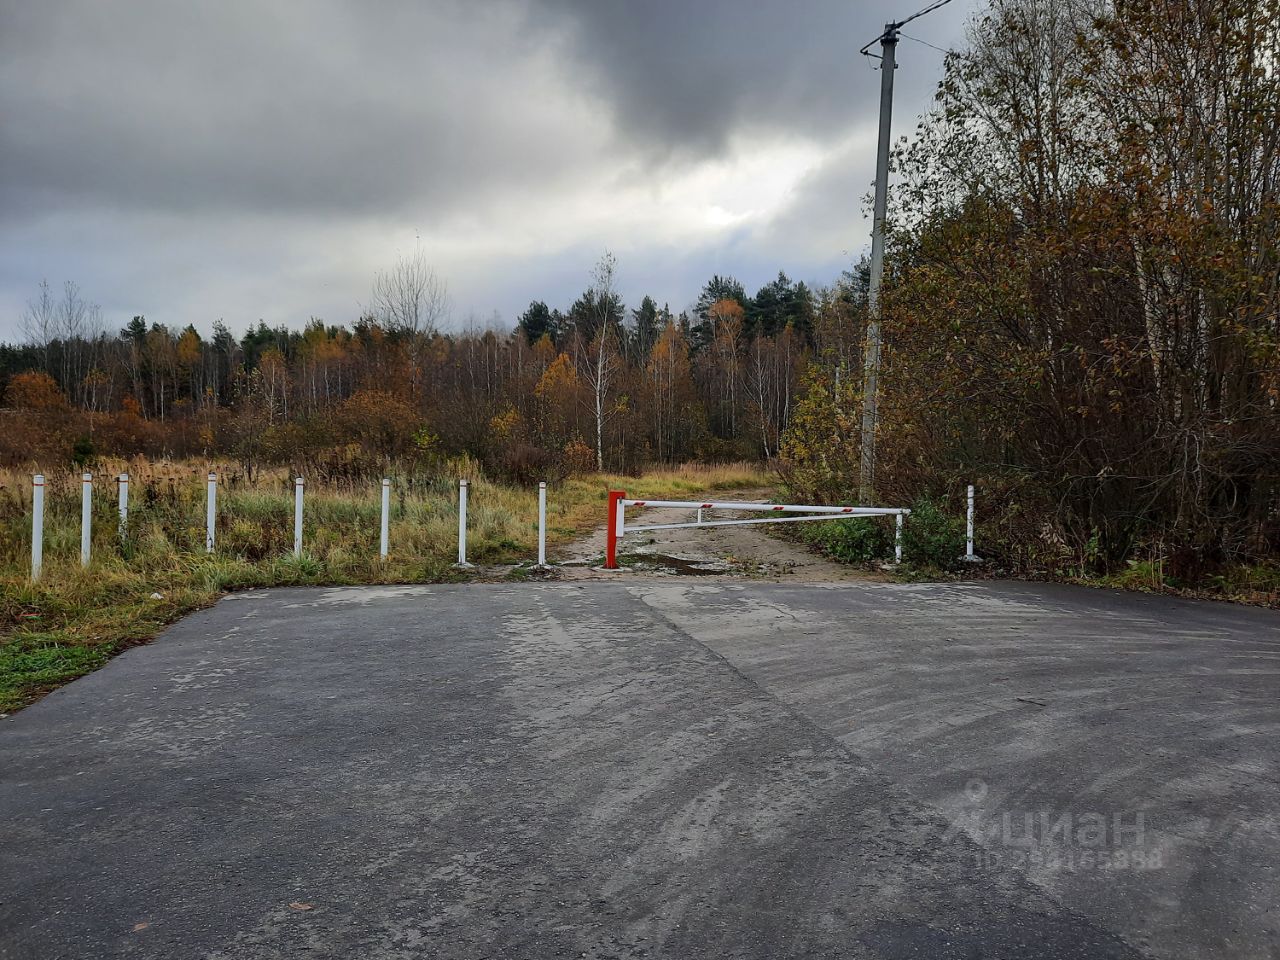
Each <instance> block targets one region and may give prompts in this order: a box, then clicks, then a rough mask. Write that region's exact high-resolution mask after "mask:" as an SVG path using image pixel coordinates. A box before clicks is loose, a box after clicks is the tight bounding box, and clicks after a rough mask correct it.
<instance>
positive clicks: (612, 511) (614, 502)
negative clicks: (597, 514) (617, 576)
mask: <svg viewBox="0 0 1280 960" xmlns="http://www.w3.org/2000/svg"><path fill="white" fill-rule="evenodd" d="M624 497H626V493H624V492H623V491H621V490H610V491H609V522H608V524H607V526H606V527H605V531H606V532H605V540H604V568H605V569H606V570H617V569H618V511H619V510H620V509H621V507H620V506H619V505H618V502H619V501H620V500H622V499H623V498H624Z"/></svg>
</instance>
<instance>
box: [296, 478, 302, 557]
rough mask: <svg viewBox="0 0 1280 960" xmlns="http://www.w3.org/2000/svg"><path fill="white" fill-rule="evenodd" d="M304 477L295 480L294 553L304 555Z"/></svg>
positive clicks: (297, 555) (298, 555)
mask: <svg viewBox="0 0 1280 960" xmlns="http://www.w3.org/2000/svg"><path fill="white" fill-rule="evenodd" d="M303 483H304V481H303V479H302V478H301V477H295V478H294V481H293V555H294V556H295V557H300V556H302V487H303Z"/></svg>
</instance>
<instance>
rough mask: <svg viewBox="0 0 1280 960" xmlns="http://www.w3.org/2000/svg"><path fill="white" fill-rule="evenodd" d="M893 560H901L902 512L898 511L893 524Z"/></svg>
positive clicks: (895, 561)
mask: <svg viewBox="0 0 1280 960" xmlns="http://www.w3.org/2000/svg"><path fill="white" fill-rule="evenodd" d="M893 562H894V563H901V562H902V514H901V513H899V514H898V515H897V517H896V518H895V519H894V524H893Z"/></svg>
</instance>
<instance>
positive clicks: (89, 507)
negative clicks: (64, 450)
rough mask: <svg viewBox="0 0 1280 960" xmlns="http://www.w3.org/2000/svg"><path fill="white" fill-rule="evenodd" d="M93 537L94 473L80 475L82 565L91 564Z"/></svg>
mask: <svg viewBox="0 0 1280 960" xmlns="http://www.w3.org/2000/svg"><path fill="white" fill-rule="evenodd" d="M92 538H93V474H92V473H84V474H81V475H80V566H82V567H87V566H88V565H89V548H90V546H91V543H92Z"/></svg>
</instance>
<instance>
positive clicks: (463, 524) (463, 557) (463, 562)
mask: <svg viewBox="0 0 1280 960" xmlns="http://www.w3.org/2000/svg"><path fill="white" fill-rule="evenodd" d="M454 566H458V567H469V566H471V564H469V563H467V481H465V480H459V481H458V562H457V563H456V564H454Z"/></svg>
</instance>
